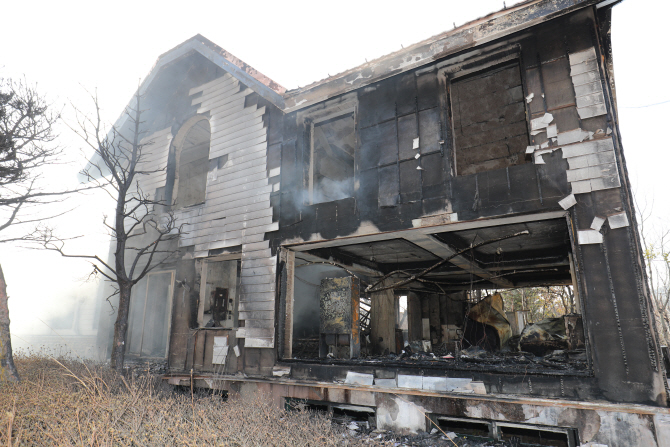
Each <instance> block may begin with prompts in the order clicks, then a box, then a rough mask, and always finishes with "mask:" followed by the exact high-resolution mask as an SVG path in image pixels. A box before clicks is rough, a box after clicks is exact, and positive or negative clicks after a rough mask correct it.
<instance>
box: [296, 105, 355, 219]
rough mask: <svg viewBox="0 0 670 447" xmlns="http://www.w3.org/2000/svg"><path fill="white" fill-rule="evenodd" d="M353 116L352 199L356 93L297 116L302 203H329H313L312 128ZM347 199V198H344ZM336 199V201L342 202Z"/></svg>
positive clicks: (314, 203) (353, 193) (316, 203)
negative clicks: (300, 157)
mask: <svg viewBox="0 0 670 447" xmlns="http://www.w3.org/2000/svg"><path fill="white" fill-rule="evenodd" d="M349 114H353V120H354V174H353V178H352V182H353V191H352V195H351V196H350V197H354V195H355V193H356V191H357V190H358V185H357V179H358V169H359V147H358V146H359V137H358V96H357V94H356V93H350V94H346V95H344V96H343V97H341V98H339V99H337V100H332V101H326V102H324V103H322V104H319V105H317V106H314V107H311V108H309V109H307V110H305V111H300V112H298V114H297V118H296V119H297V124H298V127H299V129H301V130H302V132H300V133H301V134H302V135H303V169H304V172H303V203H304V204H305V205H308V206H311V205H318V204H319V203H330V202H329V201H321V202H314V161H315V157H314V126H316V125H318V124H319V123H323V122H324V121H329V120H332V119H335V118H339V117H343V116H345V115H349ZM346 198H349V197H346ZM343 199H345V198H342V199H337V200H343Z"/></svg>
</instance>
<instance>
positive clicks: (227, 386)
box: [101, 0, 670, 446]
mask: <svg viewBox="0 0 670 447" xmlns="http://www.w3.org/2000/svg"><path fill="white" fill-rule="evenodd" d="M614 3H616V2H613V1H609V0H608V1H598V0H581V1H580V0H569V1H559V0H529V1H525V2H521V3H519V4H516V5H514V6H512V7H509V8H506V9H504V10H501V11H499V12H496V13H493V14H491V15H489V16H486V17H483V18H481V19H478V20H475V21H473V22H470V23H467V24H465V25H463V26H461V27H458V28H455V29H453V30H451V31H448V32H445V33H443V34H440V35H438V36H435V37H432V38H430V39H428V40H426V41H423V42H419V43H417V44H415V45H412V46H410V47H407V48H404V49H402V50H400V51H398V52H396V53H393V54H390V55H387V56H384V57H382V58H380V59H377V60H374V61H371V62H369V63H366V64H364V65H362V66H360V67H356V68H353V69H351V70H348V71H346V72H344V73H341V74H339V75H336V76H332V77H330V78H327V79H324V80H322V81H319V82H316V83H314V84H311V85H308V86H306V87H302V88H299V89H295V90H289V91H286V90H285V89H284V88H282V87H281V86H279V85H277V84H276V83H274V82H273V81H271V80H270V79H269V78H267V77H266V76H264V75H262V74H260V73H258V72H257V71H256V70H254V69H253V68H251V67H250V66H248V65H246V64H245V63H244V62H242V61H241V60H239V59H237V58H236V57H234V56H232V55H231V54H229V53H227V52H226V51H225V50H223V49H221V48H220V47H218V46H216V45H215V44H213V43H212V42H210V41H208V40H206V39H205V38H203V37H202V36H196V37H194V38H192V39H190V40H188V41H186V42H185V43H183V44H182V45H180V46H178V47H176V48H175V49H173V50H171V51H169V52H168V53H166V54H164V55H163V56H161V57H160V58H159V60H158V62H157V64H156V66H155V68H154V69H153V70H152V72H151V74H150V75H149V77H148V78H147V80H145V82H144V83H143V86H142V89H143V94H144V95H145V97H146V98H147V101H148V103H149V105H148V106H147V108H148V109H149V110H150V111H151V112H150V114H151V115H150V119H147V124H146V126H147V127H148V133H149V134H150V139H151V145H152V151H151V153H152V157H151V159H150V160H149V161H147V163H153V164H154V166H157V167H160V166H165V167H166V169H165V170H164V171H161V172H157V173H155V174H152V175H151V176H149V177H150V178H147V179H144V180H142V181H143V182H144V183H143V187H144V190H145V191H153V192H154V194H155V195H156V197H161V198H165V200H166V202H167V203H168V204H169V207H166V208H169V209H170V210H171V211H172V212H173V213H174V214H175V216H177V218H178V220H179V221H180V222H181V223H183V224H184V229H185V231H184V233H183V234H182V235H181V237H180V240H179V242H178V245H179V249H180V258H179V259H178V260H177V261H175V262H173V263H172V264H168V265H165V266H164V267H163V268H162V269H161V270H158V271H155V272H154V273H152V274H150V275H149V276H148V277H147V278H146V280H145V281H144V282H143V283H140V284H139V285H138V287H137V288H136V291H135V295H134V296H133V301H132V303H131V318H130V320H131V325H130V329H129V335H128V337H129V340H128V343H127V348H126V352H127V355H128V356H129V357H130V358H137V359H140V360H154V361H166V362H167V367H168V373H167V375H166V380H168V381H169V383H171V384H174V385H189V384H193V385H194V386H198V387H207V388H212V389H218V390H226V391H228V392H239V393H247V392H261V393H266V394H267V395H268V396H269V397H268V398H270V399H273V401H274V402H275V403H276V404H277V405H282V406H283V405H290V404H292V403H296V402H300V403H301V404H303V405H307V406H309V407H311V408H314V409H322V410H324V411H328V412H332V413H333V414H340V415H347V416H348V417H355V418H361V419H362V420H366V421H369V422H370V423H372V424H376V425H377V426H378V427H381V428H398V429H401V428H406V429H409V430H413V431H417V430H425V429H427V428H430V427H431V424H435V425H438V426H440V427H443V428H444V429H448V430H450V431H454V432H456V433H464V434H470V435H476V436H482V437H488V438H494V439H506V438H508V437H510V436H520V437H521V438H522V439H525V440H527V441H528V442H531V443H532V442H544V444H541V445H565V446H575V445H580V443H587V442H596V443H600V444H605V445H609V446H629V445H650V446H652V445H659V446H660V445H670V444H668V443H670V425H669V424H670V414H669V412H668V409H667V404H668V401H667V399H668V387H667V382H666V373H665V366H664V362H663V357H662V355H661V350H660V345H659V340H658V337H657V333H656V328H655V322H654V317H653V314H652V312H651V305H652V304H651V301H650V298H649V292H648V289H647V284H646V279H645V273H644V264H643V258H642V253H641V248H640V241H639V235H638V233H637V230H636V227H635V215H634V211H633V206H632V197H631V190H630V183H629V181H628V177H627V173H626V165H625V160H624V157H623V152H622V145H621V139H620V135H619V130H618V124H617V109H616V96H615V89H614V72H613V63H612V55H611V48H610V40H609V32H610V18H611V8H612V6H613V4H614ZM148 138H149V137H148ZM159 211H160V210H159ZM164 211H165V210H164ZM540 287H541V288H549V289H551V290H556V289H557V288H559V289H561V290H563V292H564V295H563V297H564V299H565V300H564V303H563V304H564V305H563V308H562V309H563V310H562V311H561V312H559V314H558V315H556V314H555V315H553V317H554V318H551V319H543V320H541V321H540V320H537V321H531V319H530V318H529V315H528V312H527V308H526V307H527V306H526V303H525V301H524V300H525V298H524V297H525V296H526V294H527V293H531V291H532V290H537V288H540ZM515 297H516V298H518V297H521V299H520V300H517V299H516V298H515ZM515 300H516V301H515ZM515 303H516V304H515ZM108 325H109V323H108ZM108 327H109V326H108ZM106 336H107V334H106V333H102V335H101V338H102V339H104V338H105V337H106Z"/></svg>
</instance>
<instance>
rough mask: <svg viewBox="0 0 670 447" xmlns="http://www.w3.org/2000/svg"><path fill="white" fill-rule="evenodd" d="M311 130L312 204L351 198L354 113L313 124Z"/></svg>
mask: <svg viewBox="0 0 670 447" xmlns="http://www.w3.org/2000/svg"><path fill="white" fill-rule="evenodd" d="M308 128H309V131H310V133H309V136H310V146H311V157H310V166H309V203H321V202H330V201H333V200H339V199H345V198H347V197H352V196H353V194H354V155H355V147H356V137H355V125H354V113H353V112H352V113H347V114H345V115H340V116H336V117H334V118H330V119H326V120H323V121H319V122H311V123H309V124H308Z"/></svg>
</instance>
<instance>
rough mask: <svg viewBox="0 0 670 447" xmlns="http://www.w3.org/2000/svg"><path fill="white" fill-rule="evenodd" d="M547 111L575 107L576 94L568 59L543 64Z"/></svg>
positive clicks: (563, 58)
mask: <svg viewBox="0 0 670 447" xmlns="http://www.w3.org/2000/svg"><path fill="white" fill-rule="evenodd" d="M542 77H543V79H544V92H545V100H546V102H547V110H548V111H549V112H552V111H553V110H555V109H558V108H561V107H566V106H571V105H575V104H576V102H575V92H574V88H573V86H572V79H571V78H570V63H569V62H568V58H567V57H562V58H560V59H556V60H555V61H552V62H547V63H545V64H542Z"/></svg>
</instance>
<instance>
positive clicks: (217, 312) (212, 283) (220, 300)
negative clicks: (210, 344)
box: [198, 259, 240, 329]
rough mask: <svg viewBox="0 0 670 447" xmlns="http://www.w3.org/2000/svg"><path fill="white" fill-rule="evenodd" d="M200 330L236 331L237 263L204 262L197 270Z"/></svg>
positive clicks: (238, 276)
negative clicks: (206, 328)
mask: <svg viewBox="0 0 670 447" xmlns="http://www.w3.org/2000/svg"><path fill="white" fill-rule="evenodd" d="M200 272H201V273H200V302H199V305H198V325H199V326H200V327H213V328H226V329H230V328H235V327H237V306H238V302H239V296H240V260H239V259H229V260H216V259H214V260H204V261H202V264H201V268H200Z"/></svg>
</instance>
